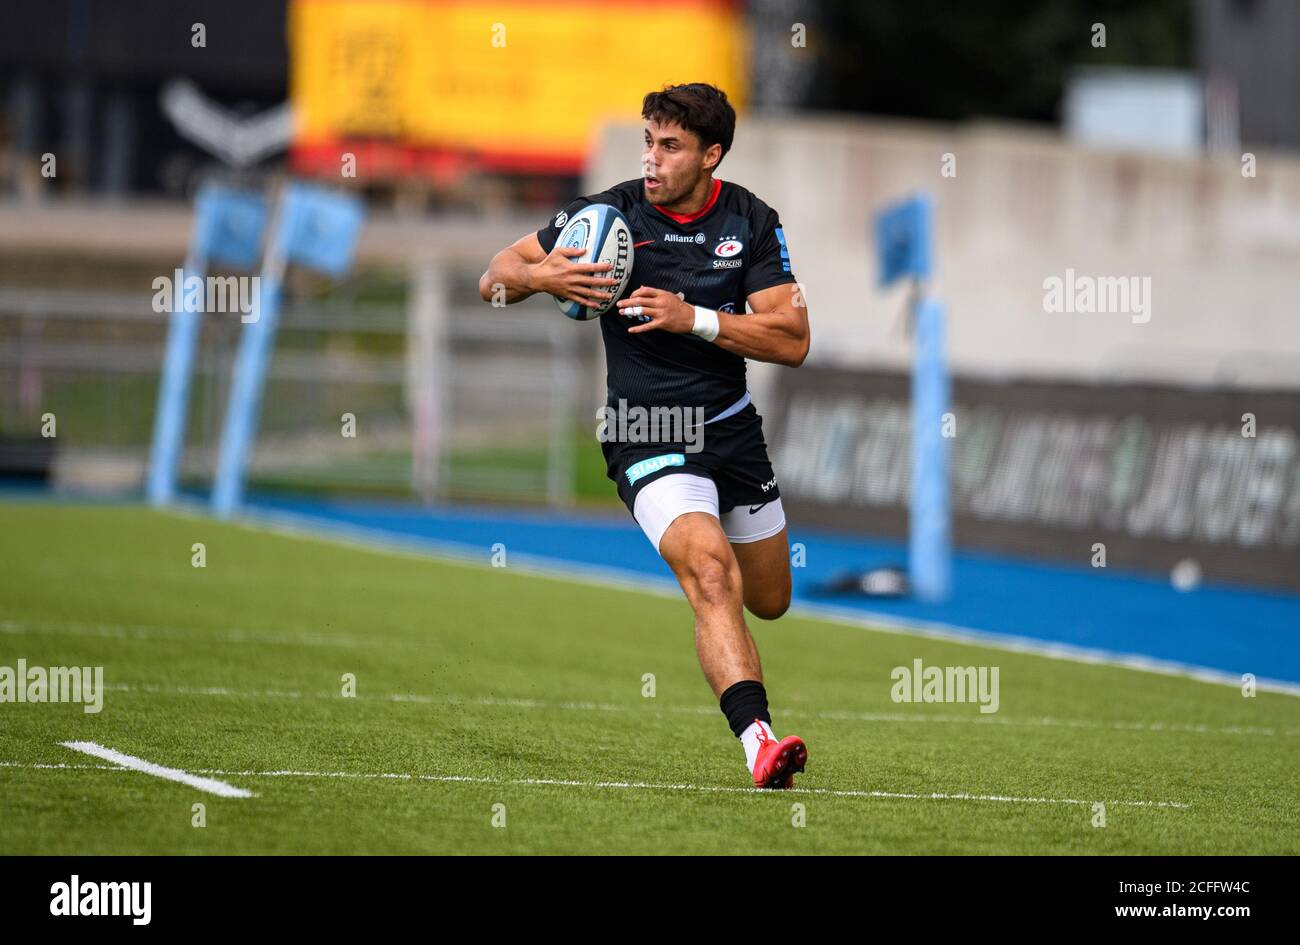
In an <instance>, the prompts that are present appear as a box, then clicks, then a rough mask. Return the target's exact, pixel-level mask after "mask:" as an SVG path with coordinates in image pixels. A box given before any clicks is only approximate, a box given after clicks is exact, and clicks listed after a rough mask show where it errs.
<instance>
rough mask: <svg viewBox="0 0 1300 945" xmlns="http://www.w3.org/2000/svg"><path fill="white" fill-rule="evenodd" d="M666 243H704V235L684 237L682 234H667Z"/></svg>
mask: <svg viewBox="0 0 1300 945" xmlns="http://www.w3.org/2000/svg"><path fill="white" fill-rule="evenodd" d="M664 242H665V243H703V242H704V234H703V233H696V234H695V235H694V236H689V235H688V236H683V235H682V234H680V233H665V234H664Z"/></svg>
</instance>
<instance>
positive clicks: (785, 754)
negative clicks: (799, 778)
mask: <svg viewBox="0 0 1300 945" xmlns="http://www.w3.org/2000/svg"><path fill="white" fill-rule="evenodd" d="M754 721H758V720H757V719H755V720H754ZM807 763H808V746H806V745H805V744H804V743H803V739H802V738H800V737H799V736H798V735H787V736H786V737H785V738H783V739H781V740H780V741H775V740H773V739H771V738H768V737H767V735H766V734H764V733H763V732H762V731H761V730H760V733H759V741H758V756H757V757H756V758H755V759H754V786H755V787H760V788H772V789H775V790H783V789H785V788H792V787H794V776H795V774H796V773H797V772H799V771H802V770H803V769H804V765H805V764H807Z"/></svg>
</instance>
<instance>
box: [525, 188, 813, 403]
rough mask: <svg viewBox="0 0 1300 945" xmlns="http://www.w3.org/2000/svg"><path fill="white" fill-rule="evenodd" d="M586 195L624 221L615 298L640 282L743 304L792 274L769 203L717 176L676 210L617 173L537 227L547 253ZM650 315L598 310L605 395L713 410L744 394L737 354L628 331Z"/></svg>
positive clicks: (695, 297) (709, 302)
mask: <svg viewBox="0 0 1300 945" xmlns="http://www.w3.org/2000/svg"><path fill="white" fill-rule="evenodd" d="M593 203H606V204H610V205H611V206H614V207H617V208H618V209H619V210H620V211H622V213H623V215H624V216H625V217H627V221H628V224H629V225H630V226H631V228H632V245H633V249H634V253H633V256H634V258H633V264H632V275H631V278H630V279H629V280H628V284H627V289H626V291H625V292H624V293H623V295H622V296H620V298H625V297H626V296H628V295H631V294H632V293H633V292H635V291H636V289H637V288H638V287H639V286H648V287H649V288H652V289H665V290H667V291H669V292H676V293H681V295H682V297H683V298H684V299H685V301H686V302H687V303H688V304H690V305H700V306H703V307H704V308H711V309H715V310H717V311H719V312H733V313H741V314H743V313H744V312H745V299H746V298H747V297H748V296H749V295H750V294H752V293H754V292H758V291H760V290H762V289H768V288H771V287H772V286H775V285H783V284H785V283H789V282H794V281H795V277H794V274H793V273H792V272H791V271H790V253H789V251H788V249H787V248H786V242H785V232H784V231H783V230H782V229H781V220H780V218H779V217H778V216H777V213H776V211H775V210H773V209H772V208H771V207H769V206H768V205H767V204H765V203H764V202H763V201H761V200H759V199H758V198H757V197H755V196H754V195H753V194H752V193H750V192H749V191H748V190H746V189H745V188H744V187H741V186H739V185H738V184H733V183H731V182H730V181H722V180H718V179H716V178H715V179H714V181H713V190H712V192H711V195H710V197H709V200H708V202H707V203H705V205H704V206H703V207H702V208H701V209H700V210H699V211H698V212H696V213H693V214H689V215H683V214H675V213H670V212H668V211H666V210H661V209H660V208H658V207H656V206H655V205H654V204H652V203H650V202H649V201H648V200H646V199H645V182H644V181H643V180H642V178H640V177H638V178H636V179H634V180H628V181H624V182H623V183H621V184H615V185H614V186H613V187H611V188H610V189H609V190H606V191H603V192H602V193H599V194H592V195H590V196H587V197H579V198H578V199H577V200H574V201H573V202H572V203H570V204H569V205H568V206H567V207H565V208H564V209H563V210H561V211H560V212H559V213H557V214H556V215H555V216H553V217H552V218H551V220H550V222H549V223H548V224H547V225H546V226H544V227H542V228H541V229H540V230H538V231H537V240H538V242H539V243H541V245H542V249H543V250H545V251H546V252H548V253H549V252H550V251H551V250H552V249H553V248H554V247H555V241H556V240H557V239H558V238H559V235H560V231H561V230H563V229H564V224H565V223H566V222H567V221H568V219H569V217H571V216H572V215H573V214H575V213H577V212H578V211H579V210H581V209H582V208H583V207H585V206H588V205H589V204H593ZM648 320H649V319H648V318H646V317H640V318H635V317H632V318H630V317H628V316H626V315H623V314H621V313H620V312H619V310H618V309H617V308H612V307H611V308H610V310H609V311H608V312H606V313H605V314H604V315H602V316H601V318H600V329H601V334H602V335H603V336H604V340H605V365H606V371H607V386H608V389H609V403H610V404H617V403H618V401H619V400H620V399H622V400H626V401H627V402H628V404H629V405H639V406H681V407H703V408H704V411H705V413H704V415H705V416H706V417H709V418H712V417H714V416H716V415H717V413H718V412H719V411H720V410H723V409H725V408H727V407H729V406H731V405H732V404H734V403H735V402H736V401H738V400H740V399H741V398H742V397H744V395H745V359H744V358H743V357H741V356H740V355H738V354H733V353H732V352H730V351H727V350H725V349H724V348H721V347H719V346H718V345H716V344H714V343H713V342H710V341H705V340H704V339H703V338H698V337H696V336H695V335H692V334H689V333H685V334H677V333H676V332H669V331H662V330H660V331H647V332H638V333H637V334H634V335H633V334H628V329H629V328H631V327H632V326H633V325H635V324H637V323H638V322H644V321H648Z"/></svg>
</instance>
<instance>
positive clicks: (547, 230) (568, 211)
mask: <svg viewBox="0 0 1300 945" xmlns="http://www.w3.org/2000/svg"><path fill="white" fill-rule="evenodd" d="M625 202H626V201H625V200H624V197H623V194H622V192H621V191H620V190H619V189H611V190H606V191H602V192H601V193H598V194H591V195H590V196H587V197H578V198H577V199H576V200H573V201H571V202H569V203H568V204H567V205H565V206H564V207H562V208H561V209H559V210H557V211H556V212H555V215H554V216H552V217H551V218H550V220H548V221H547V222H546V225H545V226H543V227H542V228H541V229H540V230H538V231H537V242H539V243H541V244H542V251H543V252H547V253H549V252H550V251H551V250H553V249H555V241H556V240H558V239H559V238H560V232H561V231H562V230H563V229H564V224H566V223H568V222H569V218H570V217H572V216H573V215H574V214H575V213H577V212H578V211H579V210H581V209H582V208H583V207H589V206H591V205H592V204H593V203H607V204H610V205H611V206H614V207H617V208H618V209H619V210H620V211H622V212H624V213H626V212H627V207H625V206H624V203H625Z"/></svg>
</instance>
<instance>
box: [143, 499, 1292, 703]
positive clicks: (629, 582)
mask: <svg viewBox="0 0 1300 945" xmlns="http://www.w3.org/2000/svg"><path fill="white" fill-rule="evenodd" d="M168 511H169V512H170V513H171V514H176V515H179V516H181V517H186V518H198V519H203V520H205V521H206V520H209V519H210V516H209V514H208V512H207V509H206V508H205V507H203V506H200V505H198V504H185V503H182V504H181V505H179V506H178V507H175V508H172V509H169V510H168ZM233 524H235V525H237V526H239V527H241V528H244V529H246V530H248V531H260V532H270V533H273V534H281V535H287V536H289V537H293V538H298V539H305V540H308V541H315V542H319V543H323V544H332V545H342V546H345V547H352V548H363V549H368V550H370V551H376V552H379V553H382V554H391V555H396V556H399V557H404V558H418V559H424V560H426V561H427V560H436V561H441V562H443V563H446V564H457V565H461V566H465V567H471V568H474V569H476V570H485V569H487V568H489V567H490V565H489V564H488V563H487V551H486V550H485V549H484V548H482V547H480V546H477V545H471V544H466V543H463V542H452V541H445V540H441V539H432V538H424V537H420V536H415V535H402V534H399V533H395V532H390V531H386V530H384V529H381V528H371V527H369V526H365V525H356V524H353V523H347V522H339V521H334V520H330V519H322V518H319V517H316V516H313V515H311V514H305V513H297V512H287V511H283V510H279V509H257V508H251V507H250V508H245V509H244V510H243V511H242V512H241V514H240V517H239V519H237V520H236V521H235V522H234V523H233ZM511 562H512V564H511V565H510V570H511V571H512V572H514V573H516V574H526V575H531V576H533V577H541V578H547V579H549V580H553V581H564V582H566V583H569V584H579V585H586V586H588V587H603V588H611V589H615V590H626V591H634V592H637V593H641V594H651V595H653V596H656V597H668V598H673V599H676V600H680V599H681V593H680V591H678V590H677V586H676V584H675V583H674V582H673V580H672V578H669V577H660V576H656V575H653V574H646V573H644V572H640V571H633V570H629V569H623V568H617V567H609V566H601V565H590V564H576V563H575V562H572V561H568V560H565V559H563V558H552V557H548V556H546V555H535V554H528V553H524V552H518V551H516V552H514V553H512V555H511ZM790 616H792V617H802V618H804V619H812V620H820V621H823V622H825V623H829V624H832V625H838V626H842V627H843V626H847V627H852V628H856V629H863V630H870V631H874V632H876V633H882V632H883V633H893V634H902V635H905V636H919V637H926V638H929V639H933V640H942V641H944V642H947V643H959V644H962V645H964V646H974V647H979V648H981V649H994V650H1004V651H1007V652H1012V653H1025V654H1029V655H1031V656H1040V657H1044V658H1046V659H1053V660H1063V661H1066V662H1071V663H1082V664H1084V665H1095V666H1114V667H1118V668H1120V669H1127V670H1132V671H1136V672H1142V673H1155V674H1158V675H1162V676H1174V677H1178V678H1181V679H1191V680H1194V681H1196V682H1202V683H1208V684H1210V685H1214V686H1230V687H1232V688H1234V689H1236V688H1239V687H1240V686H1241V675H1240V674H1238V673H1229V672H1226V671H1224V670H1219V669H1212V668H1209V667H1205V666H1195V665H1192V664H1187V663H1180V662H1177V661H1174V660H1164V659H1157V658H1156V657H1151V656H1146V655H1143V654H1139V653H1124V652H1118V651H1113V650H1104V649H1094V648H1091V647H1084V646H1079V645H1077V644H1072V643H1062V642H1059V641H1052V640H1043V639H1040V638H1037V637H1032V636H1027V635H1025V636H1022V635H1019V634H1015V633H998V632H995V631H992V630H976V629H973V628H970V627H960V626H957V625H955V624H949V623H943V622H941V621H934V620H921V619H917V618H910V617H901V616H898V615H896V614H889V613H885V612H883V611H867V610H863V611H859V610H857V609H855V608H849V607H837V606H834V605H830V604H825V603H821V602H816V601H808V600H796V601H794V602H793V603H792V604H791V606H790ZM1255 687H1256V689H1257V690H1259V691H1260V692H1274V693H1278V694H1281V695H1288V696H1297V697H1300V683H1296V682H1292V681H1289V680H1280V679H1267V678H1262V677H1261V678H1257V679H1256V680H1255Z"/></svg>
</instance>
